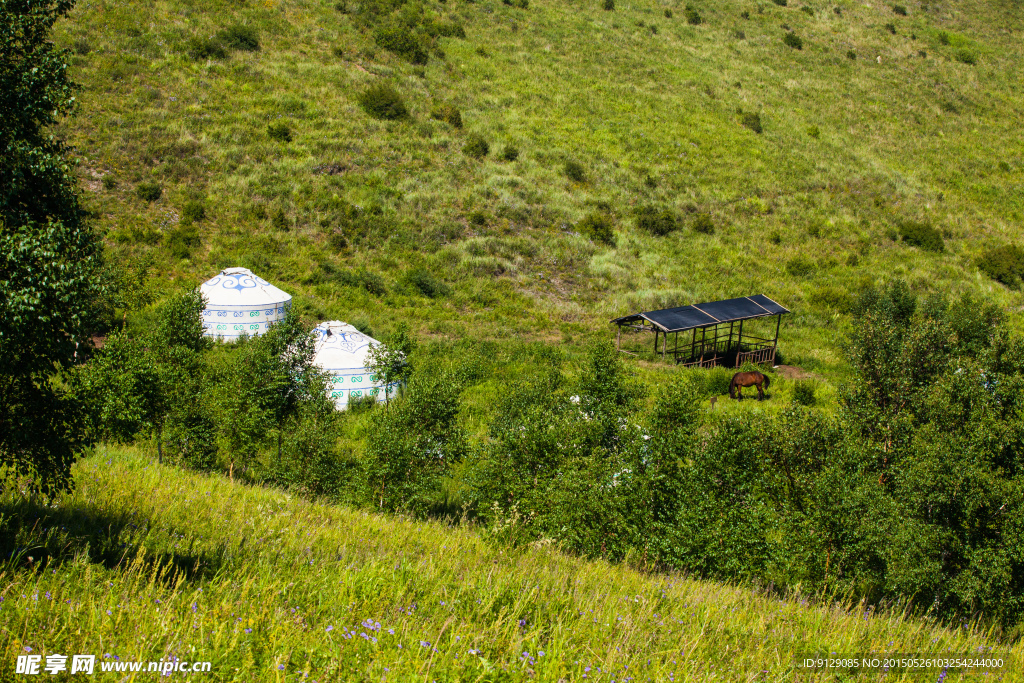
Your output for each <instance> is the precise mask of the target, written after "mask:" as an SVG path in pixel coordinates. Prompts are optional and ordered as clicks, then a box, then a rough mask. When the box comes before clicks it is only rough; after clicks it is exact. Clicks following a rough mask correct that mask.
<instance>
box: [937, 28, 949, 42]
mask: <svg viewBox="0 0 1024 683" xmlns="http://www.w3.org/2000/svg"><path fill="white" fill-rule="evenodd" d="M938 38H939V45H949V34H948V33H946V32H945V31H939V33H938Z"/></svg>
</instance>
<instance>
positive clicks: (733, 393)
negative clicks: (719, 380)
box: [729, 372, 769, 401]
mask: <svg viewBox="0 0 1024 683" xmlns="http://www.w3.org/2000/svg"><path fill="white" fill-rule="evenodd" d="M762 384H763V385H764V388H765V389H767V388H768V384H769V379H768V376H767V375H762V374H761V373H760V372H737V373H736V374H735V375H733V376H732V381H731V382H729V398H735V399H738V400H742V399H743V387H754V386H756V387H757V400H758V401H763V400H764V391H762V390H761V385H762Z"/></svg>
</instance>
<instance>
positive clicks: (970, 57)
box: [954, 47, 978, 64]
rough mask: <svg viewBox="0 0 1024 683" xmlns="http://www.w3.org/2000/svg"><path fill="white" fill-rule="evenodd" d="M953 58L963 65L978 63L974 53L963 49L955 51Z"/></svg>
mask: <svg viewBox="0 0 1024 683" xmlns="http://www.w3.org/2000/svg"><path fill="white" fill-rule="evenodd" d="M954 56H955V57H956V61H958V62H961V63H963V64H974V63H976V62H977V61H978V58H977V57H975V56H974V53H973V52H971V51H970V50H968V49H967V48H965V47H962V48H960V49H959V50H957V51H956V54H955V55H954Z"/></svg>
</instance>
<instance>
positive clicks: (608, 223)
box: [576, 213, 615, 247]
mask: <svg viewBox="0 0 1024 683" xmlns="http://www.w3.org/2000/svg"><path fill="white" fill-rule="evenodd" d="M576 229H577V230H578V231H579V233H580V234H581V235H583V236H585V237H589V238H590V239H592V240H593V241H595V242H600V243H602V244H607V245H609V246H612V247H614V246H615V233H614V232H613V231H612V219H611V218H609V217H608V216H606V215H605V214H603V213H591V214H588V215H587V216H586V217H585V218H584V219H583V220H581V221H580V222H579V224H578V225H577V226H576Z"/></svg>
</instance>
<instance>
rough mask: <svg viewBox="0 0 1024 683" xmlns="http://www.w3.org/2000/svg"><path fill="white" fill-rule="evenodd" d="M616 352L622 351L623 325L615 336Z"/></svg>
mask: <svg viewBox="0 0 1024 683" xmlns="http://www.w3.org/2000/svg"><path fill="white" fill-rule="evenodd" d="M615 350H616V351H622V325H619V331H618V333H617V334H616V335H615Z"/></svg>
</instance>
